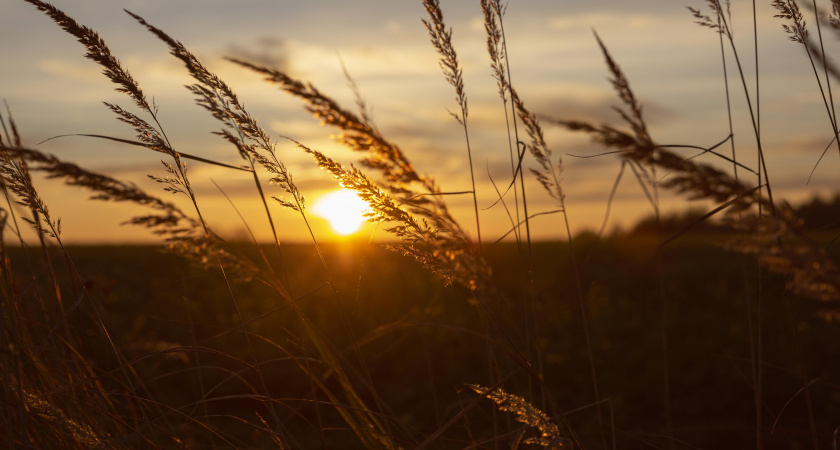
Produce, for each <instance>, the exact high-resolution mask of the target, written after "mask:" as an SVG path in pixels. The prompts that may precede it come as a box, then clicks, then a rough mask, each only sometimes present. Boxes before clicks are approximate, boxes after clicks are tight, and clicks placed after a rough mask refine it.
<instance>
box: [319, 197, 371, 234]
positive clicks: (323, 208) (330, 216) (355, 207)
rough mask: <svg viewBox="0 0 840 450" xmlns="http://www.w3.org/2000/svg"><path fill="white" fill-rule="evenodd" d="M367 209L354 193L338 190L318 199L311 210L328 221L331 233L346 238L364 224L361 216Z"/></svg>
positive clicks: (365, 204)
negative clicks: (333, 232)
mask: <svg viewBox="0 0 840 450" xmlns="http://www.w3.org/2000/svg"><path fill="white" fill-rule="evenodd" d="M367 209H368V205H367V203H365V202H364V200H362V199H360V198H359V197H358V196H357V195H356V194H355V193H354V192H350V191H346V190H343V189H342V190H340V191H333V192H330V193H329V194H326V195H322V196H321V197H318V199H317V200H316V201H315V204H314V205H313V206H312V210H313V211H314V212H315V214H317V215H318V216H320V217H323V218H324V219H327V220H329V221H330V225H331V226H332V229H333V231H335V232H336V233H338V234H340V235H342V236H346V235H348V234H353V233H355V232H356V231H357V230H358V229H359V227H361V226H362V223H364V221H365V218H364V216H363V215H362V214H363V213H364V212H365V211H366V210H367Z"/></svg>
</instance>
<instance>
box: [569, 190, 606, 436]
mask: <svg viewBox="0 0 840 450" xmlns="http://www.w3.org/2000/svg"><path fill="white" fill-rule="evenodd" d="M561 207H562V209H563V223H564V224H565V226H566V237H567V238H568V239H569V259H570V260H571V262H572V271H573V272H574V278H575V289H576V291H577V296H578V302H579V306H580V319H581V322H583V334H584V337H585V340H586V352H587V354H588V355H589V375H590V376H591V377H592V390H593V392H594V393H595V411H596V413H597V414H598V427H599V428H600V430H601V441H602V442H601V443H602V445H603V448H608V447H607V432H606V429H605V427H604V418H603V414H602V411H601V391H600V389H599V387H598V372H597V371H596V370H595V352H593V351H592V336H591V333H590V331H589V318H588V317H587V314H586V300H585V299H584V295H583V286H582V284H581V281H580V269H579V268H578V264H577V258H576V257H575V247H574V243H573V242H572V230H571V227H570V226H569V215H568V214H567V213H566V207H565V205H561Z"/></svg>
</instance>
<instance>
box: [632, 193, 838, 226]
mask: <svg viewBox="0 0 840 450" xmlns="http://www.w3.org/2000/svg"><path fill="white" fill-rule="evenodd" d="M793 209H794V211H795V212H796V214H797V216H798V217H799V218H801V219H802V221H803V223H802V226H803V229H805V230H807V231H813V232H818V231H829V230H833V229H836V228H838V227H840V194H835V195H834V197H832V198H830V199H829V200H825V199H823V198H822V197H819V196H816V197H813V198H812V199H811V200H809V201H807V202H805V203H802V204H800V205H798V206H794V207H793ZM706 214H707V211H704V210H699V209H689V210H688V211H683V212H679V213H674V214H666V215H663V216H662V217H660V219H659V228H657V223H656V222H657V221H656V217H655V216H654V215H650V216H647V217H645V218H644V219H642V220H640V221H639V222H637V223H636V224H635V225H633V226H632V227H631V228H630V233H631V234H649V233H657V232H659V231H661V232H662V233H664V234H672V233H676V232H678V231H681V230H684V229H686V228H689V229H690V230H691V231H692V232H695V233H715V232H721V231H725V230H728V229H729V228H728V227H727V226H726V224H724V223H723V222H722V221H721V220H720V219H719V218H718V216H720V215H721V214H720V213H719V214H718V215H715V216H712V217H709V218H707V219H703V216H704V215H706Z"/></svg>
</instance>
